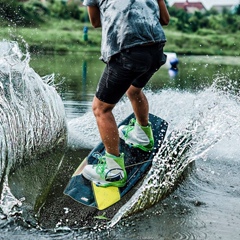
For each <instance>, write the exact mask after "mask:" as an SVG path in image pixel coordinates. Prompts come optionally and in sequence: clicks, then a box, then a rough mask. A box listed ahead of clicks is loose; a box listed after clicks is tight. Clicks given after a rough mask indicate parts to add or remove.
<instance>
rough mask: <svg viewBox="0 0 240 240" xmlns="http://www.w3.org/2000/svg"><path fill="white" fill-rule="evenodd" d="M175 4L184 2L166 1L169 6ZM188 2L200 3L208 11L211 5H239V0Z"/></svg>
mask: <svg viewBox="0 0 240 240" xmlns="http://www.w3.org/2000/svg"><path fill="white" fill-rule="evenodd" d="M175 2H185V0H168V3H169V5H170V6H172V4H173V3H175ZM189 2H202V3H203V5H204V7H205V8H207V9H210V8H211V7H212V5H219V4H222V5H231V4H234V5H235V4H236V5H237V4H240V0H217V1H216V0H189Z"/></svg>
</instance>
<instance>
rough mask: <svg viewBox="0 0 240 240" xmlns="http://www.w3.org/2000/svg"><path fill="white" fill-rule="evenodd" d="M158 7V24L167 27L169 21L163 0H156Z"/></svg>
mask: <svg viewBox="0 0 240 240" xmlns="http://www.w3.org/2000/svg"><path fill="white" fill-rule="evenodd" d="M158 6H159V11H160V23H161V24H162V25H168V23H169V21H170V15H169V13H168V10H167V7H166V4H165V2H164V0H158Z"/></svg>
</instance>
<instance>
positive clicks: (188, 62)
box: [0, 53, 240, 240]
mask: <svg viewBox="0 0 240 240" xmlns="http://www.w3.org/2000/svg"><path fill="white" fill-rule="evenodd" d="M169 56H170V55H169ZM98 57H99V54H98V53H79V54H68V55H64V56H59V55H56V56H45V55H44V56H43V55H41V56H35V55H32V56H31V59H30V62H29V65H30V66H31V67H32V68H33V69H34V71H35V72H36V73H37V74H39V76H41V77H43V76H46V75H48V74H52V73H54V81H55V85H56V90H57V92H58V93H59V95H60V97H61V99H62V101H63V104H64V108H65V113H66V119H67V120H66V121H67V126H68V149H67V151H66V152H65V155H64V156H63V157H62V155H61V154H59V151H56V152H50V153H48V154H46V155H45V156H44V157H41V161H38V160H34V161H32V162H31V163H29V164H27V163H25V164H24V165H22V166H21V167H20V168H18V169H17V170H14V171H13V173H12V174H11V175H10V174H9V186H10V189H11V191H12V193H13V194H14V196H15V197H16V198H17V199H20V201H23V203H24V202H25V205H24V204H23V205H24V207H22V208H21V207H20V208H19V209H17V210H16V209H15V212H11V214H10V215H8V216H7V217H6V215H5V214H3V213H1V214H0V217H1V218H0V233H1V236H0V239H67V238H68V239H164V240H172V239H176V240H178V239H211V240H212V239H226V240H228V239H240V229H239V224H240V177H239V173H240V148H239V144H240V134H239V132H240V131H239V130H240V125H239V120H240V101H239V100H240V98H239V96H240V95H239V94H240V92H239V86H240V84H239V81H240V80H239V79H240V70H239V65H240V64H239V62H240V61H239V60H240V59H239V58H236V57H218V56H216V57H209V56H179V61H180V62H179V72H178V74H177V75H176V77H175V78H171V77H170V76H169V73H168V65H165V66H163V67H162V69H160V70H159V72H158V73H157V74H155V75H154V77H153V78H152V81H151V82H150V83H149V84H148V86H147V87H146V89H145V91H146V95H147V97H148V99H149V104H150V112H151V113H153V114H156V115H158V116H160V117H161V118H163V119H164V120H166V121H167V122H168V123H169V130H168V131H169V132H171V131H172V130H176V129H184V128H186V126H188V125H189V123H190V122H194V121H197V122H199V123H200V126H201V127H200V128H199V131H200V132H202V133H204V134H203V135H204V136H202V139H203V141H204V144H203V143H200V142H199V144H198V146H197V147H196V148H197V150H198V151H197V150H196V149H195V150H194V151H193V152H192V154H191V158H192V162H193V163H194V164H193V165H192V166H191V167H190V170H189V172H188V174H187V176H186V178H185V179H184V180H183V181H182V182H180V183H179V184H178V185H177V186H176V189H175V190H174V191H173V192H172V193H171V194H170V195H169V196H167V197H166V198H165V199H163V200H162V201H160V202H159V203H157V204H155V205H154V206H153V207H151V208H149V209H146V210H145V211H143V212H140V213H137V214H134V215H132V216H130V217H127V218H124V219H122V220H120V221H119V222H118V223H117V224H116V225H115V226H114V227H112V228H107V227H105V225H106V221H105V220H101V219H99V220H98V221H99V222H98V223H96V224H95V226H90V224H89V225H88V223H81V219H78V218H77V217H76V216H75V217H74V219H73V218H71V217H70V216H71V215H70V214H69V212H70V211H71V206H70V205H67V203H66V202H64V204H66V205H63V204H62V202H63V198H64V196H63V193H62V192H63V190H64V188H65V186H66V184H67V182H68V180H69V178H70V177H71V175H72V173H73V172H74V169H75V168H76V167H77V166H78V164H79V162H80V161H81V160H82V159H83V158H84V157H85V156H86V155H87V153H88V152H89V151H90V150H91V149H92V148H93V147H94V146H95V145H96V144H97V143H98V142H99V141H100V137H99V135H98V131H97V127H96V123H95V120H94V117H93V115H92V112H91V100H92V98H93V96H94V92H95V88H96V85H97V82H98V79H99V76H100V75H101V72H102V70H103V68H104V64H103V63H102V62H101V61H99V60H98ZM114 113H115V115H116V116H117V120H118V121H121V120H122V119H124V118H125V117H126V116H128V115H129V114H130V113H131V107H130V104H129V102H128V101H127V99H125V98H124V99H123V100H122V101H121V102H120V103H119V104H118V105H117V106H116V108H115V109H114ZM190 151H191V150H190ZM60 160H61V161H60ZM59 162H61V164H59ZM46 172H49V173H46ZM53 172H54V174H53ZM44 179H45V180H44ZM46 179H47V180H46ZM36 181H37V182H38V183H37V184H36ZM43 185H44V186H45V187H43ZM40 193H41V194H40ZM39 195H41V197H39ZM23 198H24V200H22V199H23ZM40 198H41V199H43V200H42V201H40V200H39V199H40ZM36 199H37V200H38V201H37V200H36ZM39 202H40V203H39ZM69 202H70V200H69ZM39 204H41V208H40V207H39ZM36 209H37V211H39V209H41V211H40V215H41V216H40V218H39V219H40V220H39V222H37V223H36V222H35V223H34V221H35V220H34V219H35V218H34V217H35V215H36V214H39V212H36V211H35V210H36ZM79 209H81V205H80V204H79ZM63 215H65V218H64V217H63ZM44 216H45V217H44ZM94 217H96V216H94ZM70 222H71V223H74V224H70Z"/></svg>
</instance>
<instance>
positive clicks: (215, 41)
mask: <svg viewBox="0 0 240 240" xmlns="http://www.w3.org/2000/svg"><path fill="white" fill-rule="evenodd" d="M87 26H88V28H89V31H88V41H84V37H83V27H84V24H83V23H81V22H79V21H74V20H71V21H70V20H58V21H57V20H51V21H49V22H48V23H44V24H42V25H41V26H39V27H35V28H23V27H18V28H14V27H1V29H0V36H1V40H2V39H7V40H14V41H18V42H22V39H24V40H25V41H26V42H27V44H28V45H29V51H30V52H31V53H36V52H41V53H67V52H76V51H77V52H82V51H99V50H100V42H101V29H93V28H92V27H91V26H90V25H89V24H87ZM165 32H166V35H167V39H168V42H167V45H166V47H165V51H168V52H176V53H178V54H181V55H183V54H186V55H225V56H226V55H230V56H239V51H238V49H239V48H240V34H236V33H235V34H224V33H221V34H219V33H217V32H214V31H210V30H207V31H206V30H201V31H199V32H198V33H194V34H193V33H191V34H186V33H182V32H177V31H174V30H173V29H170V28H168V27H166V28H165Z"/></svg>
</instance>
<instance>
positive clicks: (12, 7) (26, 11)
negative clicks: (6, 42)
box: [0, 0, 240, 33]
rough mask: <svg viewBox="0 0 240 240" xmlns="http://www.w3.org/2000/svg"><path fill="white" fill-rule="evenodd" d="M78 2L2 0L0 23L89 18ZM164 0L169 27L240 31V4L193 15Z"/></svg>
mask: <svg viewBox="0 0 240 240" xmlns="http://www.w3.org/2000/svg"><path fill="white" fill-rule="evenodd" d="M79 2H80V1H79ZM79 2H78V3H77V1H70V2H69V3H67V1H66V0H49V1H47V2H46V3H42V2H41V1H39V0H29V1H19V0H11V1H9V0H1V2H0V17H1V18H0V26H4V25H5V26H6V25H8V26H9V25H16V26H36V25H38V24H41V23H44V22H47V21H49V20H51V19H52V18H56V19H63V20H64V19H76V20H79V21H81V22H86V21H89V19H88V17H87V13H86V11H85V8H83V7H80V6H79ZM165 2H166V4H167V6H168V9H169V13H170V15H171V21H170V28H171V27H172V28H174V29H176V30H179V31H182V32H186V33H191V32H204V33H210V32H211V31H219V32H223V31H224V32H225V33H226V32H233V33H234V32H237V31H239V30H240V5H238V7H237V8H236V11H235V13H232V12H230V11H228V10H226V9H225V10H224V11H223V12H222V13H218V12H217V11H214V10H209V11H206V12H204V13H202V12H198V11H197V12H195V13H193V14H190V13H187V12H185V11H184V10H180V9H176V8H174V7H169V4H168V1H165Z"/></svg>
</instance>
